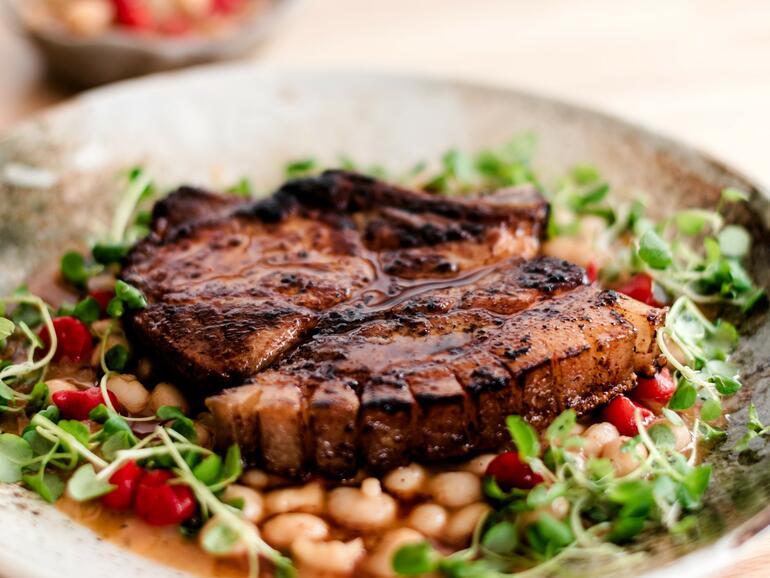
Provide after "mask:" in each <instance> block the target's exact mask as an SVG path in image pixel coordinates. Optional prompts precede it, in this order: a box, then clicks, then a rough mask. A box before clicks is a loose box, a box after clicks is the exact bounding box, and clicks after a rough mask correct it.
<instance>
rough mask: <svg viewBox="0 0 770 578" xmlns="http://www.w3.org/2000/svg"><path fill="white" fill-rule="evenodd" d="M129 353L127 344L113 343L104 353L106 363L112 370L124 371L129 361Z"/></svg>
mask: <svg viewBox="0 0 770 578" xmlns="http://www.w3.org/2000/svg"><path fill="white" fill-rule="evenodd" d="M128 358H129V353H128V348H127V347H126V346H125V345H122V344H120V343H119V344H117V345H113V346H112V347H110V348H109V349H108V350H107V353H105V354H104V363H105V365H106V366H107V369H109V370H110V371H117V372H122V371H123V370H124V369H125V368H126V364H127V363H128Z"/></svg>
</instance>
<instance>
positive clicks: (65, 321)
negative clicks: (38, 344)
mask: <svg viewBox="0 0 770 578" xmlns="http://www.w3.org/2000/svg"><path fill="white" fill-rule="evenodd" d="M53 329H54V333H56V342H57V343H56V353H54V356H53V359H54V361H60V360H62V359H68V360H69V361H74V362H80V361H84V360H86V359H90V358H91V353H92V352H93V350H94V343H93V338H92V337H91V332H90V331H89V330H88V327H87V326H86V325H85V323H83V322H82V321H80V320H79V319H75V318H74V317H57V318H56V319H54V320H53ZM39 336H40V340H41V341H42V342H43V345H44V346H45V349H46V351H47V350H48V349H49V348H50V347H51V337H50V335H49V334H48V327H47V326H44V327H43V328H42V329H41V330H40V333H39Z"/></svg>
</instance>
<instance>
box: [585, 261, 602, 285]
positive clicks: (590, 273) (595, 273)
mask: <svg viewBox="0 0 770 578" xmlns="http://www.w3.org/2000/svg"><path fill="white" fill-rule="evenodd" d="M586 277H587V278H588V282H589V283H596V280H597V279H598V278H599V267H598V266H597V265H596V263H595V262H594V261H591V262H590V263H588V265H586Z"/></svg>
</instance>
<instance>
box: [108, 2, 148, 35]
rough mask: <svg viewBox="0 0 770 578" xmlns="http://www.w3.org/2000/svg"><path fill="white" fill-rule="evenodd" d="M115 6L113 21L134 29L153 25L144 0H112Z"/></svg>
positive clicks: (142, 28)
mask: <svg viewBox="0 0 770 578" xmlns="http://www.w3.org/2000/svg"><path fill="white" fill-rule="evenodd" d="M112 3H113V5H114V6H115V22H117V23H118V24H120V25H121V26H125V27H126V28H131V29H134V30H149V29H151V28H152V27H153V21H152V11H151V10H150V7H149V5H148V4H147V2H146V1H145V0H112Z"/></svg>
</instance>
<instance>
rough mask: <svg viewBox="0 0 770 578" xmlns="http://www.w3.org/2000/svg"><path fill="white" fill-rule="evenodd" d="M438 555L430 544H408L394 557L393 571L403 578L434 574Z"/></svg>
mask: <svg viewBox="0 0 770 578" xmlns="http://www.w3.org/2000/svg"><path fill="white" fill-rule="evenodd" d="M437 561H438V555H437V553H436V551H435V550H434V549H433V546H431V545H430V543H429V542H419V543H416V544H407V545H405V546H402V547H401V548H399V550H398V551H397V552H396V554H395V555H394V556H393V569H394V570H395V571H396V572H397V573H398V574H400V575H402V576H420V575H422V574H427V573H428V572H433V571H434V570H435V569H436V567H437Z"/></svg>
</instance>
